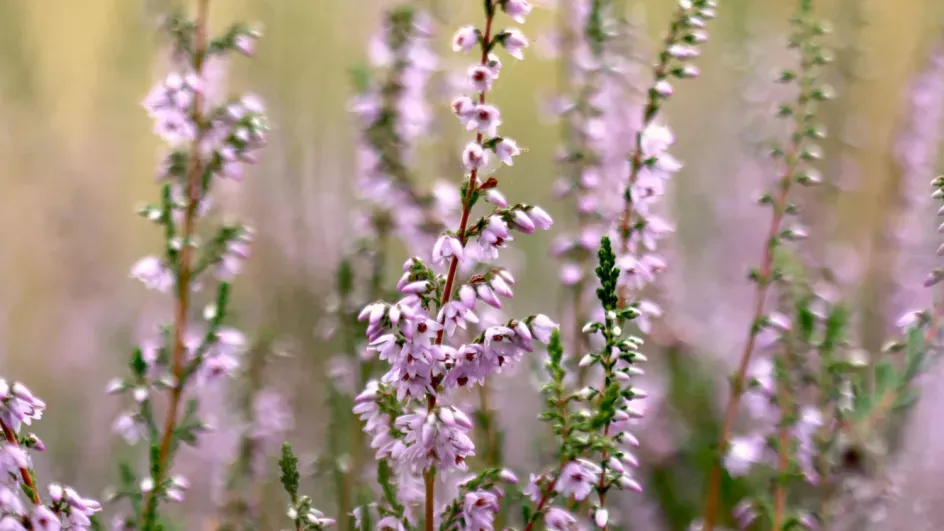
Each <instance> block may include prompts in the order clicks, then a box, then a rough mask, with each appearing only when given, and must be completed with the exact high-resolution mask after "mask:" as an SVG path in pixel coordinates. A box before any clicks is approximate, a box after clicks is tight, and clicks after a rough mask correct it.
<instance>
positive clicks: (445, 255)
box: [433, 234, 462, 264]
mask: <svg viewBox="0 0 944 531" xmlns="http://www.w3.org/2000/svg"><path fill="white" fill-rule="evenodd" d="M453 257H455V258H457V259H458V260H459V261H462V243H461V242H459V239H458V238H456V237H455V236H451V235H448V234H444V235H442V236H440V237H439V239H438V240H436V244H435V245H434V246H433V262H436V263H438V264H441V263H445V262H448V261H449V260H451V259H452V258H453Z"/></svg>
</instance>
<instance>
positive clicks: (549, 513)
mask: <svg viewBox="0 0 944 531" xmlns="http://www.w3.org/2000/svg"><path fill="white" fill-rule="evenodd" d="M597 256H598V265H597V268H596V273H597V278H598V279H599V287H598V288H597V299H598V301H599V303H600V306H601V308H602V310H603V312H602V313H603V320H602V321H591V322H589V323H587V324H586V325H585V326H584V332H585V333H586V334H587V335H589V336H591V338H593V339H597V340H599V343H600V344H601V347H600V349H599V350H598V351H595V352H591V353H589V354H587V355H586V356H585V357H584V358H583V359H582V360H581V362H580V363H581V365H582V366H584V367H592V368H598V369H599V372H600V373H602V382H601V383H600V384H599V385H596V386H594V385H591V386H588V387H586V388H582V389H579V390H577V391H570V390H568V389H567V387H566V385H565V383H564V378H565V376H566V369H565V368H564V365H563V347H562V345H561V343H560V336H559V335H558V334H557V333H556V332H554V336H553V337H552V338H551V342H550V345H549V346H548V361H547V363H546V369H547V372H548V375H549V376H550V382H549V383H548V384H546V385H545V386H544V388H543V389H542V391H543V392H544V394H545V399H546V409H545V413H544V415H543V416H542V418H543V419H544V420H547V421H551V422H552V423H553V425H554V427H555V432H556V434H557V436H558V438H559V442H560V463H561V466H560V467H559V468H558V469H557V470H556V471H554V472H551V473H549V474H544V475H541V476H536V477H533V478H532V483H531V485H529V488H528V491H527V493H529V494H531V499H532V501H533V502H534V503H535V507H534V510H533V512H531V513H530V517H529V518H528V519H527V526H526V528H525V530H526V531H530V529H531V528H532V527H533V526H534V524H535V523H537V521H538V520H539V519H540V518H541V517H543V519H544V523H545V525H547V526H548V527H554V526H555V525H556V523H557V522H559V521H566V520H568V519H572V518H573V516H571V515H568V513H566V511H565V510H564V509H563V508H560V507H555V506H554V505H553V503H554V501H555V499H556V498H557V496H561V497H563V498H568V497H569V498H572V499H574V500H577V501H582V500H589V502H590V504H591V515H592V518H591V519H592V521H593V522H594V523H595V524H596V525H597V527H599V528H601V529H607V528H608V526H609V524H610V512H609V509H607V495H608V494H609V493H610V492H611V491H612V490H613V489H616V490H633V491H641V490H642V486H641V485H640V483H639V481H638V480H637V479H636V478H635V477H634V476H633V474H632V472H631V470H632V469H633V468H635V467H636V466H638V464H639V462H638V460H637V459H636V457H635V456H634V455H633V448H634V447H635V446H637V445H638V444H639V443H638V440H637V439H636V438H635V437H634V436H633V435H632V427H633V424H634V422H635V421H636V420H638V419H639V418H641V417H642V416H643V412H642V410H641V409H640V408H639V407H638V406H637V405H636V404H634V403H633V401H634V400H637V399H640V398H644V397H645V396H646V393H645V392H644V391H643V390H641V389H639V388H638V387H635V386H634V385H633V382H634V380H635V379H636V376H637V375H639V374H641V371H640V369H639V368H638V364H639V363H640V362H642V361H644V360H645V356H644V355H643V354H642V353H640V352H639V347H640V346H641V345H642V340H641V339H639V338H638V337H634V336H629V337H624V336H623V332H622V326H623V325H624V324H625V322H626V321H629V320H632V319H635V318H637V317H639V315H640V312H639V311H638V310H637V309H636V308H635V306H629V307H625V308H620V306H619V303H620V300H619V295H618V285H619V275H620V270H619V267H618V265H617V259H616V253H615V252H614V251H613V248H612V245H611V243H610V239H609V238H608V237H606V236H604V237H603V240H602V241H601V244H600V248H599V251H598V254H597ZM574 406H576V407H579V408H581V409H583V411H582V414H574V413H573V411H572V408H573V407H574ZM584 408H585V409H584Z"/></svg>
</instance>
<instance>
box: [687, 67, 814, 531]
mask: <svg viewBox="0 0 944 531" xmlns="http://www.w3.org/2000/svg"><path fill="white" fill-rule="evenodd" d="M800 90H801V92H805V90H806V87H805V83H804V85H803V86H801V87H800ZM798 120H799V119H798ZM794 125H795V128H794V131H793V134H792V135H791V137H790V138H791V144H790V149H789V152H788V153H786V155H785V156H786V161H787V167H786V172H785V173H784V174H783V177H782V178H781V179H780V183H779V185H778V186H777V191H776V197H775V198H774V199H773V216H772V217H771V220H770V227H769V228H768V232H767V237H766V239H765V240H764V257H763V260H762V262H761V268H760V274H759V276H758V278H757V290H756V291H755V297H754V312H753V314H752V316H751V325H750V332H748V336H747V341H746V342H745V344H744V350H743V351H742V352H741V359H740V362H739V363H738V367H737V372H736V373H735V374H734V378H733V379H732V380H731V398H730V399H729V400H728V405H727V407H726V408H725V411H724V417H723V421H722V425H721V434H720V436H719V438H718V445H717V446H718V448H717V454H716V455H715V459H714V464H713V465H712V467H711V471H710V472H709V475H708V489H707V496H706V502H705V516H704V522H703V524H702V531H712V530H713V529H714V525H715V520H716V519H717V517H718V503H719V498H720V495H721V476H722V466H721V460H722V457H723V456H724V454H725V452H726V451H727V446H728V440H729V439H730V438H731V430H733V429H734V421H735V419H736V418H737V412H738V406H739V405H740V401H741V395H742V394H743V393H744V388H745V385H746V383H747V368H748V365H750V362H751V356H752V355H753V353H754V345H755V343H756V340H757V333H758V332H759V331H760V327H759V326H758V324H759V323H760V320H761V318H762V317H763V315H764V308H765V304H766V302H767V291H768V288H769V287H770V285H771V284H772V283H773V278H771V277H772V276H773V272H774V271H773V269H774V267H773V266H774V250H775V248H776V244H775V242H776V240H777V238H778V237H779V236H778V235H779V234H780V227H781V224H782V222H783V218H784V215H785V214H786V211H787V195H788V194H789V192H790V188H791V185H792V184H793V173H794V171H795V170H796V167H797V164H798V163H799V161H800V156H799V151H800V142H802V134H803V133H802V129H801V127H802V124H801V123H799V121H797V122H795V124H794Z"/></svg>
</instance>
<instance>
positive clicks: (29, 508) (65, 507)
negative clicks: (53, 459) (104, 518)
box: [0, 380, 102, 531]
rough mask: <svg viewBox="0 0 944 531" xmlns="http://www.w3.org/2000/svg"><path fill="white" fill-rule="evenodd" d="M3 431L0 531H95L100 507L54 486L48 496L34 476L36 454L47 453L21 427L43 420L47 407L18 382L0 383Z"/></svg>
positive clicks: (49, 488)
mask: <svg viewBox="0 0 944 531" xmlns="http://www.w3.org/2000/svg"><path fill="white" fill-rule="evenodd" d="M0 403H2V408H0V429H2V430H3V447H2V454H3V457H2V459H0V463H2V468H3V471H2V477H3V482H2V484H0V512H2V516H0V529H9V530H10V531H16V530H24V531H25V530H27V529H34V530H43V531H45V530H58V529H75V530H77V531H81V530H88V529H93V526H95V525H97V522H96V523H93V520H92V519H93V518H94V515H95V514H96V513H98V512H99V511H100V510H101V508H102V506H101V504H99V503H98V502H97V501H95V500H93V499H90V498H83V497H82V496H80V495H79V494H78V493H77V492H76V491H75V490H74V489H72V488H71V487H66V486H64V485H60V484H59V483H50V484H49V486H48V489H46V490H47V493H46V494H44V493H43V492H42V490H41V488H40V485H39V483H38V482H37V479H36V473H35V471H34V470H33V458H32V455H31V453H32V452H43V451H45V450H46V446H45V444H43V441H42V440H41V439H40V438H39V437H37V436H36V434H34V433H24V430H23V426H31V425H32V424H33V421H34V420H39V419H41V418H42V416H43V411H44V410H45V409H46V403H45V402H43V401H42V400H41V399H39V398H38V397H36V396H35V395H33V393H32V392H30V390H29V389H28V388H27V387H26V386H25V385H23V384H22V383H20V382H14V383H13V384H10V383H8V382H7V381H6V380H0Z"/></svg>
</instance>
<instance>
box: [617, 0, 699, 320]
mask: <svg viewBox="0 0 944 531" xmlns="http://www.w3.org/2000/svg"><path fill="white" fill-rule="evenodd" d="M715 15H716V6H715V2H714V0H694V1H692V0H679V3H678V9H677V11H676V13H675V15H674V17H673V19H672V23H671V25H670V27H669V30H668V32H667V34H666V36H665V42H664V47H663V49H662V50H661V52H660V53H659V57H658V61H657V63H656V65H655V68H654V70H653V81H652V85H651V86H650V88H649V91H648V101H647V102H646V104H645V106H644V107H643V110H642V123H641V124H640V126H639V129H638V130H637V133H636V145H635V146H634V147H633V150H632V153H631V155H630V157H629V159H630V160H629V162H630V163H629V168H628V176H627V178H626V180H625V188H624V194H623V199H624V207H623V213H622V217H621V219H620V223H619V227H618V230H615V231H614V232H615V234H613V236H614V238H616V240H617V241H619V242H620V245H619V250H618V253H619V260H618V262H619V267H620V269H621V270H622V271H623V276H622V277H621V280H620V283H621V296H623V297H624V298H626V297H627V296H628V295H629V294H630V293H632V294H637V293H639V292H640V291H641V290H642V289H643V288H644V287H645V286H647V285H649V284H651V283H652V282H653V280H654V278H655V276H656V275H657V274H658V273H660V272H661V271H663V270H664V269H665V267H666V261H665V259H664V258H663V257H662V256H661V255H660V254H659V253H658V252H657V244H658V241H659V240H660V239H662V238H663V237H665V235H666V234H667V233H669V232H671V231H672V230H673V228H672V225H671V224H670V223H668V221H666V220H665V219H663V218H661V217H659V216H658V214H657V211H656V210H657V209H656V205H657V203H658V201H659V199H660V198H661V197H662V196H664V194H665V190H666V185H667V182H668V180H669V179H670V178H671V176H672V174H674V173H676V172H678V171H679V170H680V169H681V167H682V166H681V164H680V163H679V162H678V160H676V159H675V158H674V157H672V156H671V155H670V154H669V153H668V149H669V147H671V146H672V144H673V143H674V142H675V136H674V135H673V134H672V131H671V130H670V129H669V128H668V127H666V126H664V125H660V124H658V123H656V121H655V119H656V117H657V115H658V113H659V111H660V110H661V108H662V105H663V104H664V103H665V101H666V100H667V99H668V98H670V97H671V96H672V94H673V91H674V89H673V87H672V82H671V81H670V80H672V79H687V78H693V77H697V76H698V75H699V73H700V71H699V70H698V68H697V67H695V66H694V65H692V64H691V63H690V61H691V59H694V58H696V57H698V56H699V55H700V51H699V49H698V46H699V45H700V44H702V43H704V42H705V41H707V40H708V34H707V33H706V32H705V25H706V22H707V21H708V20H711V19H712V18H714V17H715ZM639 310H640V311H641V312H642V316H641V319H640V321H639V326H640V328H641V329H643V331H646V330H647V329H648V322H649V321H648V317H650V316H659V315H661V313H662V310H661V309H660V308H659V306H658V305H657V304H656V303H654V302H652V301H647V300H642V301H639Z"/></svg>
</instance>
